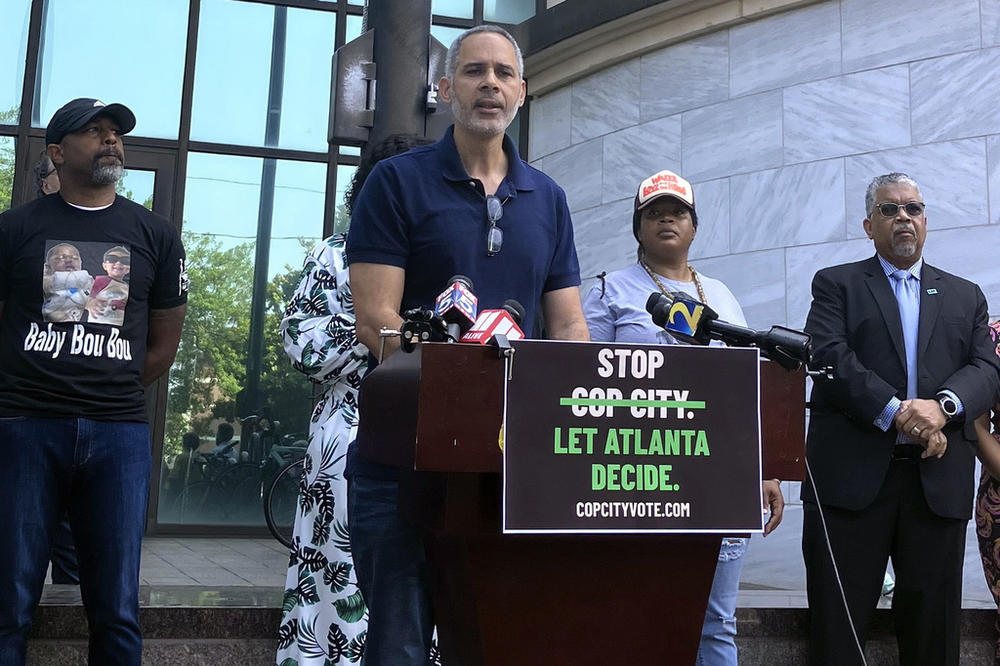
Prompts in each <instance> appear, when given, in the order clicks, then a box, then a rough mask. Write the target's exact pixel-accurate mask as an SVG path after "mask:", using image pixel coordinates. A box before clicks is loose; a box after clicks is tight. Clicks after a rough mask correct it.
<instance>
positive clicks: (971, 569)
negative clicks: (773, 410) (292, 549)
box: [44, 483, 996, 608]
mask: <svg viewBox="0 0 1000 666" xmlns="http://www.w3.org/2000/svg"><path fill="white" fill-rule="evenodd" d="M784 485H785V486H786V487H785V488H784V491H785V494H786V496H790V499H792V500H793V501H794V500H795V499H796V497H797V489H796V488H794V487H791V488H789V487H788V486H789V484H787V483H786V484H784ZM801 534H802V507H801V505H800V504H789V505H788V506H786V508H785V515H784V520H783V521H782V524H781V526H780V527H779V528H778V529H777V531H775V532H774V533H773V534H771V535H770V536H768V537H767V538H763V537H761V536H760V535H756V536H754V537H753V539H752V540H751V543H750V548H749V550H748V551H747V554H746V556H745V557H746V564H745V565H744V568H743V577H742V579H741V581H740V596H739V606H740V607H741V608H805V607H806V606H807V604H806V593H805V568H804V566H803V564H802V554H801V548H800V537H801ZM287 566H288V553H287V552H286V550H285V549H284V547H283V546H282V545H281V544H279V543H278V542H277V541H275V540H274V539H270V538H210V537H148V538H146V539H145V540H144V541H143V548H142V567H141V570H140V582H141V584H142V585H143V586H144V594H143V598H144V603H152V604H165V605H174V604H180V603H197V604H204V605H227V604H233V605H241V604H247V603H250V604H251V605H259V604H261V603H272V602H273V604H274V605H275V606H277V605H280V600H281V592H282V589H283V587H284V583H285V572H286V569H287ZM67 588H68V586H59V585H50V586H47V590H46V594H45V597H44V599H46V600H50V601H53V602H54V601H56V600H58V599H65V598H66V595H67V594H69V595H70V596H73V594H72V592H73V590H72V588H70V589H67ZM884 603H885V605H887V604H888V600H887V599H886V600H884ZM962 605H963V607H964V608H995V607H996V606H995V604H994V602H993V598H992V597H991V595H990V593H989V590H988V588H987V587H986V583H985V581H984V579H983V571H982V566H981V564H980V561H979V551H978V547H977V545H976V534H975V524H974V522H972V521H970V523H969V527H968V531H967V538H966V556H965V582H964V586H963V601H962Z"/></svg>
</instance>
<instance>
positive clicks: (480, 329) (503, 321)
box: [461, 299, 524, 345]
mask: <svg viewBox="0 0 1000 666" xmlns="http://www.w3.org/2000/svg"><path fill="white" fill-rule="evenodd" d="M523 316H524V308H523V307H521V304H520V303H518V302H517V301H515V300H513V299H509V300H507V301H504V304H503V307H502V308H500V309H495V310H483V311H482V312H480V313H479V317H477V318H476V323H475V324H474V325H473V326H472V328H470V329H469V330H468V331H466V332H465V334H464V335H462V338H461V342H471V343H473V344H480V345H485V344H488V343H489V341H490V340H491V339H492V338H493V337H494V336H496V335H502V336H505V337H506V338H507V339H508V340H523V339H524V331H522V330H521V326H520V324H521V319H522V318H523Z"/></svg>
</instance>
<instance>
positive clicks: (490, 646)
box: [359, 343, 805, 666]
mask: <svg viewBox="0 0 1000 666" xmlns="http://www.w3.org/2000/svg"><path fill="white" fill-rule="evenodd" d="M567 344H572V343H567ZM515 359H516V357H515ZM515 363H516V360H515ZM519 370H520V369H519ZM503 372H504V363H503V361H502V360H501V359H500V358H499V357H498V355H497V350H496V349H495V348H492V347H482V346H476V345H456V344H443V343H430V344H424V345H418V347H417V349H416V350H415V351H414V352H413V353H412V354H405V353H402V352H397V353H396V354H393V356H391V357H390V358H389V359H387V361H386V362H385V363H383V364H382V365H381V366H380V367H379V368H378V369H376V370H375V371H374V372H372V373H371V374H370V375H369V376H368V377H367V378H366V379H365V381H364V383H363V384H362V387H361V393H360V396H359V410H360V425H359V440H360V441H361V442H362V443H363V447H362V449H361V451H360V453H361V455H362V457H364V458H365V459H367V460H370V461H372V462H378V463H382V464H387V465H392V466H395V467H399V468H400V469H403V470H407V472H404V474H403V477H402V479H401V481H400V506H401V512H402V513H404V515H405V516H407V517H408V518H409V519H411V520H413V521H417V522H419V523H420V524H422V525H423V526H424V527H425V528H426V531H425V548H426V552H427V558H428V567H429V571H430V574H429V575H430V587H431V597H432V600H433V603H434V611H435V620H436V623H437V627H438V637H439V644H440V648H441V652H442V656H443V659H444V663H445V664H447V665H448V666H455V665H459V666H492V665H503V666H506V665H520V664H525V665H527V664H568V665H570V664H571V665H573V666H576V665H584V664H595V665H596V664H601V665H613V664H622V665H626V664H627V665H633V664H693V663H694V660H695V656H696V654H697V651H698V642H699V638H700V634H701V626H702V621H703V619H704V614H705V608H706V606H707V603H708V593H709V590H710V589H711V585H712V578H713V576H714V573H715V564H716V561H717V558H718V551H719V546H720V543H721V536H720V535H714V534H709V535H706V534H690V535H687V534H681V535H678V534H643V535H629V534H608V535H573V534H560V535H530V534H520V535H504V534H502V533H501V527H500V525H501V522H500V510H501V483H500V473H501V470H502V466H503V463H502V453H501V451H500V448H499V445H498V433H499V431H500V425H501V421H502V408H503ZM804 382H805V373H804V372H803V371H801V370H800V371H799V372H795V373H789V372H787V371H785V370H784V369H782V368H781V367H780V366H778V365H777V364H775V363H770V362H762V364H761V408H762V418H761V423H762V429H763V431H762V432H763V438H762V441H763V445H764V449H763V450H764V476H765V478H781V479H783V480H801V478H802V461H803V455H804V450H803V442H804V440H805V426H804V415H805V383H804ZM410 470H413V471H412V472H409V471H410Z"/></svg>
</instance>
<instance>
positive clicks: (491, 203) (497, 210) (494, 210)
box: [486, 194, 503, 257]
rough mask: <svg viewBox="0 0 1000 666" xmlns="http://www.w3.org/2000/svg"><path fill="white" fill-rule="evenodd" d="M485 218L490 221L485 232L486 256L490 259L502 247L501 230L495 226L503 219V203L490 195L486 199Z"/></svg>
mask: <svg viewBox="0 0 1000 666" xmlns="http://www.w3.org/2000/svg"><path fill="white" fill-rule="evenodd" d="M486 217H487V218H488V219H489V221H490V228H489V230H487V232H486V256H487V257H492V256H494V255H495V254H496V253H497V252H499V251H500V248H502V247H503V229H501V228H500V227H498V226H497V222H499V221H500V218H502V217H503V202H501V201H500V199H498V198H496V196H494V195H492V194H490V195H487V197H486Z"/></svg>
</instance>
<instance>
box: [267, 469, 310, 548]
mask: <svg viewBox="0 0 1000 666" xmlns="http://www.w3.org/2000/svg"><path fill="white" fill-rule="evenodd" d="M305 460H306V459H305V457H302V458H299V459H298V460H293V461H292V462H290V463H288V464H287V465H285V466H284V467H282V468H281V471H279V472H278V473H277V474H276V475H275V476H274V480H273V481H271V485H270V486H269V487H268V489H267V492H266V493H264V520H265V521H266V522H267V529H268V530H270V532H271V535H272V536H273V537H274V538H275V539H277V540H278V541H279V542H280V543H281V544H282V545H283V546H285V547H286V548H291V547H292V530H293V528H294V527H295V507H296V506H297V504H298V501H299V488H300V487H301V485H302V478H303V476H305V473H306V467H305Z"/></svg>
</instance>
